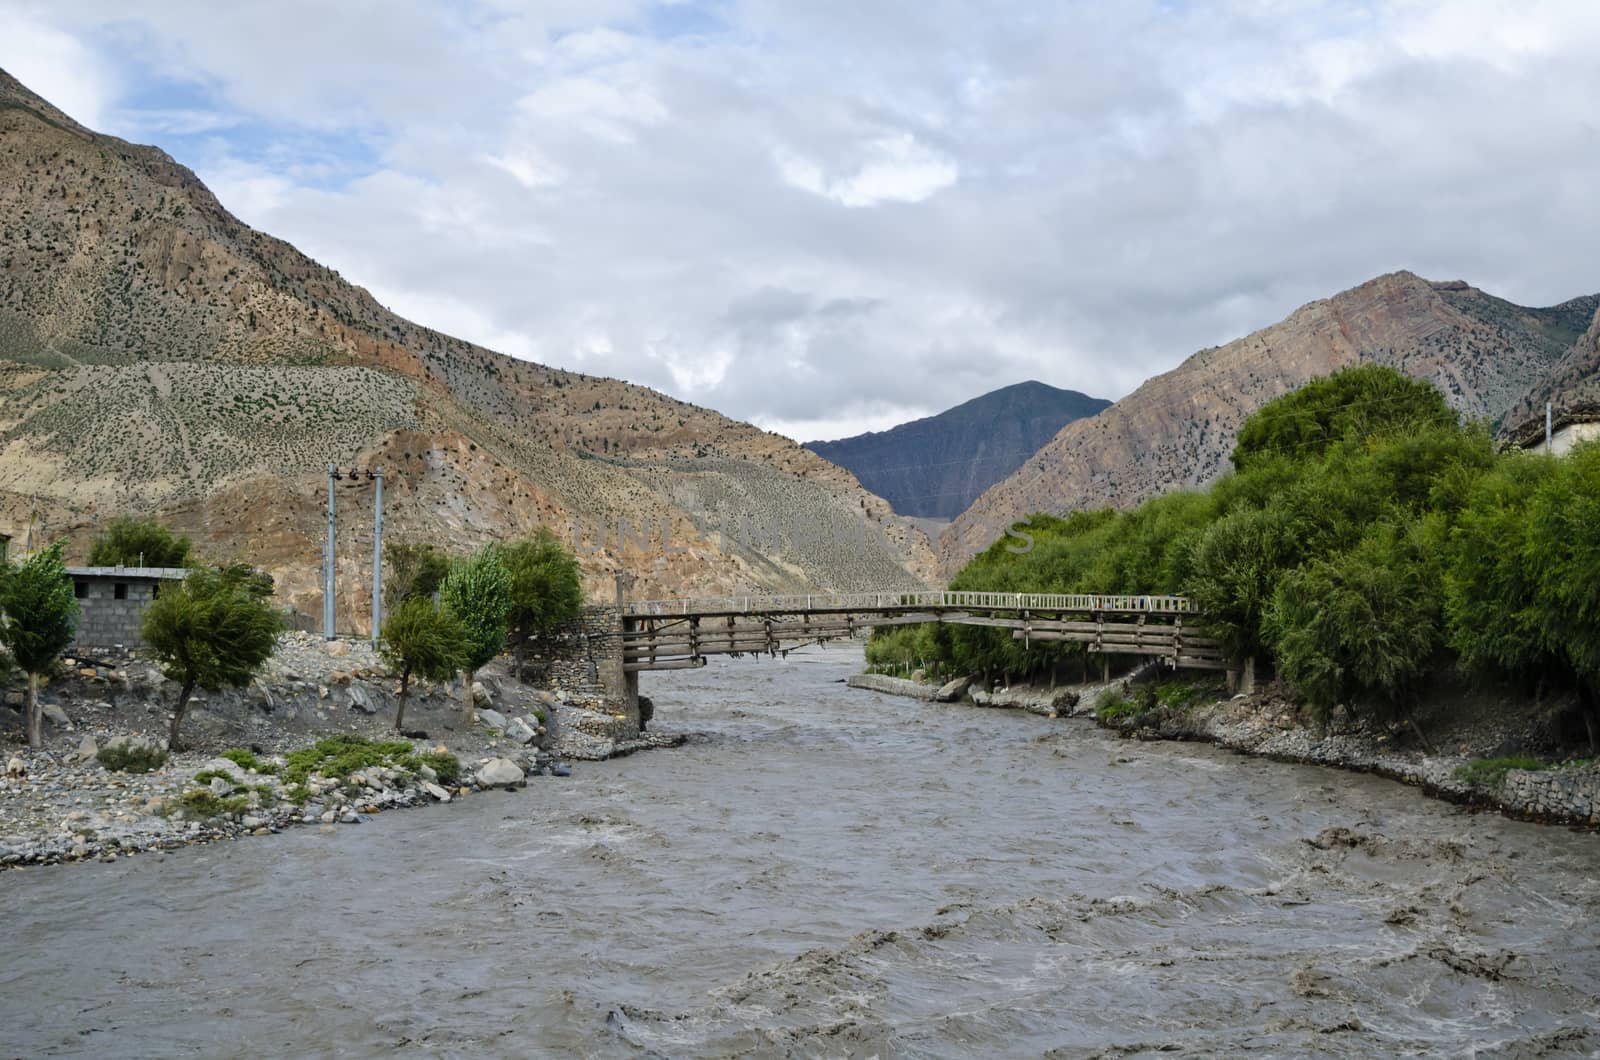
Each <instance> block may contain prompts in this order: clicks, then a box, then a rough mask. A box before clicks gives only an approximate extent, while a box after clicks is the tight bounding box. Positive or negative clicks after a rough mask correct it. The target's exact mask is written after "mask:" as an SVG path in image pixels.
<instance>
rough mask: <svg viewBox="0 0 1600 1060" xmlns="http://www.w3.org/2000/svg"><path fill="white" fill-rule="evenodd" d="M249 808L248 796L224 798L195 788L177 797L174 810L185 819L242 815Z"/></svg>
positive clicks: (203, 789)
mask: <svg viewBox="0 0 1600 1060" xmlns="http://www.w3.org/2000/svg"><path fill="white" fill-rule="evenodd" d="M249 806H250V799H249V797H248V796H245V795H229V796H227V797H225V798H224V797H219V796H217V795H213V794H212V793H211V792H209V791H207V790H206V789H205V788H195V789H193V790H192V791H186V792H184V793H183V794H182V795H179V796H178V798H177V801H176V804H175V809H176V810H178V811H179V812H181V813H183V814H184V815H185V816H186V817H194V818H209V817H220V816H223V815H224V814H226V815H228V816H232V815H234V814H239V813H243V812H244V811H245V810H246V809H248V808H249Z"/></svg>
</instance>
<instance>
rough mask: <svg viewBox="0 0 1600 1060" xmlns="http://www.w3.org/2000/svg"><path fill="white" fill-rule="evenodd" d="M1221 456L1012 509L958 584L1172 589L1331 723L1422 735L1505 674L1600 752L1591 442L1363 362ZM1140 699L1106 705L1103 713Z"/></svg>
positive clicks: (1559, 742) (943, 631)
mask: <svg viewBox="0 0 1600 1060" xmlns="http://www.w3.org/2000/svg"><path fill="white" fill-rule="evenodd" d="M1232 465H1233V469H1232V471H1231V472H1229V473H1228V474H1225V475H1224V476H1222V477H1221V478H1220V479H1218V480H1217V481H1216V482H1215V483H1214V484H1213V485H1212V486H1211V487H1210V488H1208V489H1204V490H1182V491H1176V492H1172V493H1168V494H1165V495H1163V496H1160V497H1157V498H1155V499H1152V500H1150V501H1147V502H1145V503H1144V504H1142V505H1140V506H1139V507H1137V508H1134V509H1132V510H1130V511H1126V512H1114V511H1110V510H1103V511H1085V512H1075V513H1073V514H1071V515H1067V516H1064V517H1056V516H1049V515H1036V516H1033V517H1032V518H1031V519H1029V520H1027V521H1026V522H1025V523H1023V524H1020V525H1018V527H1017V528H1016V529H1017V530H1019V531H1021V532H1022V533H1024V534H1026V535H1027V536H1028V537H1030V538H1031V539H1032V541H1033V547H1032V549H1031V550H1030V551H1026V552H1024V553H1020V554H1019V553H1017V552H1013V551H1011V550H1010V549H1009V548H1008V547H1007V546H1012V547H1015V546H1016V544H1017V542H1016V541H1015V540H1014V539H1012V538H1006V539H1003V540H1002V541H1000V542H997V543H996V544H995V545H993V546H992V547H990V548H989V549H988V550H987V551H985V552H984V553H982V554H981V555H979V556H978V557H976V558H975V559H974V560H973V561H972V562H971V563H969V564H968V565H967V566H966V567H965V568H964V569H963V570H962V571H961V572H960V573H959V574H958V575H957V577H956V578H955V579H954V580H953V581H952V582H951V588H952V589H969V590H993V591H1022V590H1025V591H1030V592H1136V593H1148V592H1163V593H1181V594H1185V595H1188V596H1190V597H1191V598H1192V599H1194V601H1195V602H1196V603H1197V604H1198V605H1199V606H1200V608H1201V609H1202V610H1203V611H1204V612H1205V615H1206V619H1205V624H1206V626H1207V627H1208V629H1209V631H1210V632H1212V633H1214V634H1215V635H1217V636H1218V637H1219V638H1220V639H1221V640H1222V641H1223V643H1224V645H1225V647H1226V650H1227V651H1228V653H1229V655H1230V656H1231V657H1232V659H1233V660H1234V662H1235V663H1237V664H1239V665H1240V666H1253V667H1255V666H1258V667H1260V668H1261V669H1262V670H1263V671H1264V673H1265V674H1267V675H1270V674H1275V675H1276V676H1277V677H1278V678H1280V679H1281V681H1282V683H1283V685H1284V686H1286V688H1287V689H1288V691H1289V693H1290V696H1291V697H1292V699H1293V700H1294V702H1295V703H1296V704H1297V705H1298V706H1299V707H1300V708H1301V709H1303V710H1304V711H1305V712H1306V713H1307V714H1308V715H1309V719H1310V720H1311V721H1312V722H1313V723H1315V724H1316V725H1317V726H1318V727H1319V728H1322V729H1324V730H1326V728H1327V727H1328V726H1330V725H1339V724H1358V725H1366V726H1370V727H1374V728H1376V729H1380V730H1385V731H1389V732H1404V733H1408V734H1410V735H1412V736H1414V737H1415V738H1416V739H1418V740H1419V741H1421V742H1423V743H1424V746H1426V739H1427V738H1426V735H1425V734H1424V733H1423V731H1422V730H1421V728H1419V727H1418V719H1419V717H1420V715H1421V711H1420V710H1419V708H1420V707H1421V706H1422V705H1423V704H1425V703H1426V702H1427V700H1428V691H1429V689H1430V688H1432V687H1433V686H1435V685H1439V684H1445V685H1449V686H1450V687H1451V688H1453V689H1454V688H1458V687H1459V686H1460V685H1461V684H1462V683H1463V682H1464V683H1465V684H1466V685H1467V686H1468V687H1469V689H1471V688H1478V689H1482V688H1489V687H1493V688H1498V689H1505V690H1509V691H1510V692H1511V693H1512V695H1511V697H1510V701H1509V702H1510V704H1511V705H1509V706H1506V707H1505V708H1504V713H1505V714H1506V715H1507V716H1506V717H1505V718H1504V719H1502V720H1504V721H1505V722H1506V723H1507V725H1511V724H1513V723H1514V722H1521V721H1524V720H1527V716H1528V715H1529V714H1530V713H1531V714H1535V715H1537V721H1538V725H1537V726H1536V727H1535V728H1536V729H1537V730H1538V734H1537V737H1536V739H1535V741H1534V742H1537V743H1540V744H1542V745H1543V748H1542V749H1543V750H1545V751H1547V752H1549V753H1551V754H1559V753H1561V751H1562V750H1563V749H1570V748H1575V747H1584V748H1586V749H1587V754H1588V755H1593V754H1595V752H1596V741H1597V737H1600V733H1597V711H1596V702H1597V693H1600V607H1597V606H1596V603H1595V596H1594V576H1595V572H1597V571H1600V446H1593V445H1591V446H1580V447H1579V448H1577V449H1576V450H1575V451H1574V452H1573V453H1571V454H1570V455H1569V456H1566V457H1563V458H1551V457H1547V456H1545V455H1543V454H1539V453H1524V452H1499V451H1497V450H1496V448H1495V446H1494V444H1493V441H1492V438H1491V436H1490V433H1489V431H1488V429H1487V428H1486V427H1485V426H1484V425H1483V424H1481V423H1474V422H1465V423H1464V422H1462V421H1461V420H1460V419H1459V418H1458V416H1457V415H1456V414H1455V413H1454V412H1453V411H1452V410H1451V409H1450V407H1449V406H1448V405H1447V404H1446V402H1445V400H1444V397H1443V395H1442V394H1440V393H1439V392H1438V391H1437V390H1436V389H1434V388H1433V387H1432V386H1430V385H1428V384H1426V383H1422V382H1418V381H1415V380H1412V379H1410V378H1407V377H1406V376H1404V375H1401V374H1400V373H1398V372H1395V371H1393V370H1391V369H1387V368H1383V367H1379V366H1374V365H1363V366H1358V367H1354V368H1349V369H1345V370H1343V371H1340V372H1336V373H1334V374H1332V375H1330V376H1327V377H1325V378H1322V379H1318V380H1315V381H1313V382H1311V383H1308V384H1306V385H1305V386H1303V387H1301V388H1300V389H1299V390H1297V391H1294V392H1291V393H1290V394H1288V395H1286V396H1284V397H1282V398H1280V399H1278V400H1276V401H1273V402H1271V403H1269V404H1268V405H1266V406H1264V407H1263V408H1262V409H1260V410H1259V411H1258V412H1257V413H1255V414H1254V415H1253V416H1251V417H1250V418H1249V419H1248V420H1247V421H1246V422H1245V424H1244V426H1243V427H1242V428H1241V430H1240V431H1239V434H1238V438H1237V443H1236V445H1235V447H1234V450H1233V453H1232ZM1087 659H1088V657H1087V655H1086V649H1085V648H1084V647H1083V646H1081V645H1076V644H1062V643H1047V644H1032V645H1027V644H1023V643H1020V642H1017V641H1014V640H1012V639H1011V638H1010V636H1009V631H1006V630H997V629H987V628H981V627H971V626H952V625H924V626H908V627H901V628H897V629H893V630H883V631H879V632H878V633H877V634H876V635H875V636H874V637H873V639H872V641H871V643H870V644H869V646H868V661H869V663H871V664H873V665H874V666H876V667H878V668H880V669H889V668H893V667H895V666H900V667H902V668H910V667H912V666H918V667H925V668H932V669H935V670H938V671H944V672H947V673H960V674H968V673H970V674H978V675H983V676H985V677H987V678H989V679H991V680H993V679H999V680H1000V681H1003V682H1004V683H1006V684H1009V683H1011V682H1012V681H1013V680H1021V681H1049V682H1054V681H1055V680H1058V679H1059V678H1061V677H1062V676H1064V675H1068V676H1071V675H1078V674H1084V675H1086V673H1087V665H1088V663H1087ZM1469 698H1470V697H1469ZM1140 710H1141V708H1140V706H1139V704H1137V703H1136V702H1131V701H1126V700H1119V699H1115V698H1113V699H1108V700H1107V702H1106V703H1105V704H1104V715H1105V717H1106V718H1107V719H1116V718H1126V717H1130V716H1134V715H1137V714H1138V713H1139V712H1140ZM1428 714H1429V719H1430V722H1432V723H1442V724H1444V725H1448V724H1449V723H1450V722H1451V721H1452V719H1451V718H1449V717H1448V712H1446V715H1445V716H1442V717H1441V716H1440V712H1439V711H1437V710H1434V711H1429V712H1428ZM1518 755H1520V756H1521V758H1517V757H1515V756H1518ZM1497 758H1498V759H1504V760H1505V761H1506V763H1509V764H1504V763H1502V764H1496V763H1495V761H1494V760H1495V759H1497ZM1528 762H1532V763H1533V764H1535V765H1538V764H1543V763H1541V760H1539V759H1529V758H1528V755H1527V752H1526V751H1525V750H1524V749H1522V748H1511V749H1509V750H1508V751H1507V753H1506V754H1501V755H1493V756H1489V757H1488V760H1487V762H1486V764H1484V765H1481V766H1476V767H1474V768H1473V778H1474V779H1475V780H1476V781H1478V782H1481V783H1485V784H1497V783H1498V782H1499V780H1500V779H1502V778H1503V777H1504V775H1505V773H1506V771H1507V770H1509V769H1516V768H1527V766H1528Z"/></svg>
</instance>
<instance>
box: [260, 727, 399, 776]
mask: <svg viewBox="0 0 1600 1060" xmlns="http://www.w3.org/2000/svg"><path fill="white" fill-rule="evenodd" d="M412 750H413V748H412V746H411V744H410V743H408V742H406V741H405V740H384V741H381V742H380V741H377V740H369V739H367V738H366V737H365V736H328V737H325V738H323V739H321V740H318V741H317V742H316V743H315V744H314V745H313V746H311V747H306V748H303V749H301V750H299V751H290V752H289V753H288V754H287V755H285V756H284V761H285V763H286V764H285V767H284V771H283V777H284V780H285V781H287V782H288V783H289V784H291V785H294V784H304V783H305V782H306V780H307V779H308V778H309V777H310V776H311V775H312V774H313V773H320V774H321V775H322V776H325V777H329V778H336V779H340V780H343V779H345V778H347V777H349V776H350V774H351V773H354V772H355V771H356V770H358V769H366V768H368V767H370V766H389V767H396V759H399V758H403V757H405V756H408V755H410V754H411V753H412Z"/></svg>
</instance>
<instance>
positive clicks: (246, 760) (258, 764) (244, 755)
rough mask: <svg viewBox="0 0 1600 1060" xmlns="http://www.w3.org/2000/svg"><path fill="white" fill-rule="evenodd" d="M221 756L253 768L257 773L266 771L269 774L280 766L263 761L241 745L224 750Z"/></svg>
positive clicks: (245, 767) (239, 764)
mask: <svg viewBox="0 0 1600 1060" xmlns="http://www.w3.org/2000/svg"><path fill="white" fill-rule="evenodd" d="M221 757H223V758H226V759H227V760H228V761H230V762H232V763H234V764H235V765H238V766H241V767H243V768H244V769H253V770H255V771H256V772H257V773H265V774H267V775H269V776H270V775H271V774H273V773H276V772H277V771H278V767H277V765H276V764H275V763H273V762H263V761H262V760H261V759H259V758H257V757H256V756H255V755H254V754H252V753H251V752H249V751H246V750H244V749H243V748H240V747H235V748H233V749H232V750H228V751H224V752H222V755H221Z"/></svg>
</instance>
